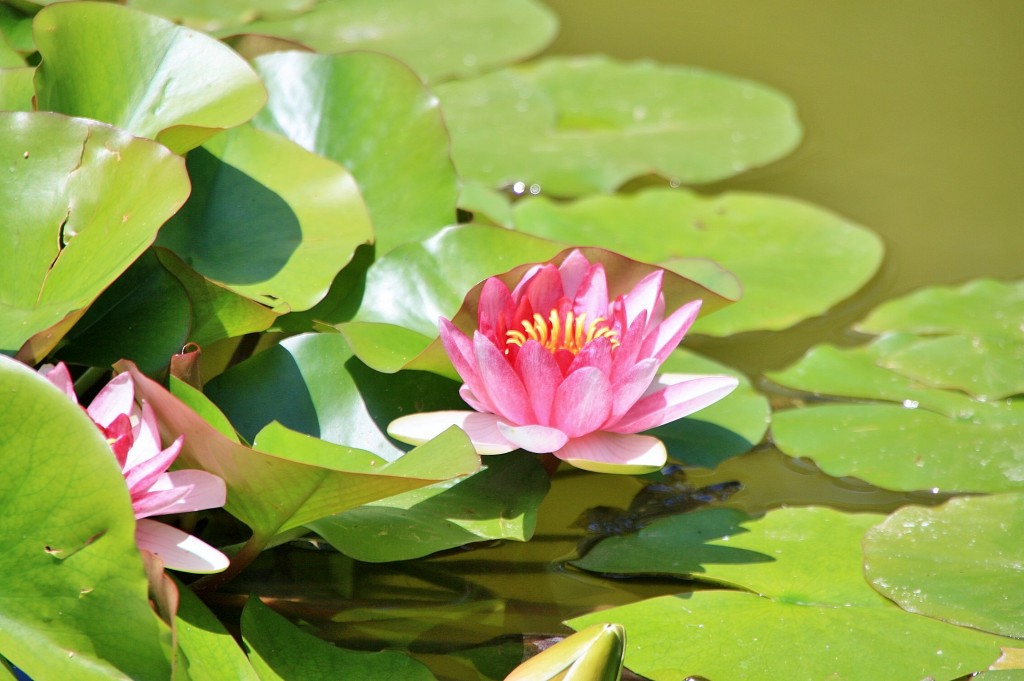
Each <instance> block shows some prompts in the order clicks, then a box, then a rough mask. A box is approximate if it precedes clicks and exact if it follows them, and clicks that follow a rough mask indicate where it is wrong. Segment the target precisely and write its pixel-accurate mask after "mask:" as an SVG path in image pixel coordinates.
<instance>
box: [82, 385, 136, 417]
mask: <svg viewBox="0 0 1024 681" xmlns="http://www.w3.org/2000/svg"><path fill="white" fill-rule="evenodd" d="M134 406H135V383H133V382H132V375H131V374H129V373H128V372H127V371H126V372H125V373H123V374H118V375H117V376H114V377H113V378H112V379H110V382H109V383H107V384H106V385H105V386H103V389H102V390H100V391H99V393H98V394H97V395H96V397H94V398H93V400H92V403H91V404H89V408H88V409H87V410H86V411H88V412H89V416H90V417H91V418H92V420H93V421H95V422H96V423H98V424H100V425H101V426H103V427H104V428H106V427H107V426H109V425H110V422H111V421H113V420H114V419H115V418H117V416H118V414H131V413H132V407H134Z"/></svg>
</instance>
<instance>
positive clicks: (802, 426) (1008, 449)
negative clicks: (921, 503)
mask: <svg viewBox="0 0 1024 681" xmlns="http://www.w3.org/2000/svg"><path fill="white" fill-rule="evenodd" d="M918 340H919V338H918V337H916V336H909V335H906V334H891V335H887V336H881V337H879V338H878V339H877V340H875V341H874V342H872V343H870V344H868V345H865V346H862V347H859V348H852V349H838V348H834V347H832V346H828V345H823V346H818V347H816V348H813V349H812V350H811V351H809V352H808V353H807V355H806V356H805V357H804V358H803V359H801V360H800V361H799V362H797V363H796V364H795V365H793V366H792V367H790V368H788V369H786V370H784V371H781V372H775V373H772V374H769V377H770V378H771V379H772V380H773V381H775V382H776V383H778V384H780V385H783V386H785V387H787V388H793V389H796V390H802V391H806V392H810V393H815V394H818V395H830V396H834V397H835V398H837V399H841V398H855V399H858V400H872V401H875V403H869V404H863V403H850V402H846V403H839V404H824V405H821V404H819V405H815V406H811V407H805V408H801V409H789V410H786V411H781V412H776V413H775V414H774V415H773V417H772V437H773V439H774V441H775V444H776V445H777V446H778V448H779V449H780V450H781V451H782V452H783V453H785V454H788V455H790V456H795V457H806V458H809V459H812V460H814V462H815V463H817V464H818V466H819V467H821V468H822V470H824V471H825V472H826V473H828V474H829V475H833V476H837V477H842V476H854V477H857V478H860V479H862V480H865V481H867V482H870V483H871V484H874V485H877V486H879V487H884V488H887V489H894V490H904V491H911V490H921V489H933V490H936V491H945V492H1002V491H1013V490H1019V489H1021V488H1022V487H1024V446H1022V444H1021V443H1022V442H1024V402H1022V401H1020V400H1002V401H998V402H982V401H979V400H974V399H972V398H970V397H968V396H967V395H965V394H963V393H961V392H958V391H949V390H940V389H938V388H931V387H928V386H926V385H922V384H920V383H917V382H916V381H914V380H912V379H910V378H907V377H905V376H903V375H902V374H900V373H897V372H895V371H892V370H890V369H887V368H885V367H884V364H885V358H886V357H888V356H890V355H891V354H893V353H899V352H901V351H902V350H903V349H904V348H906V347H908V346H912V345H913V344H915V343H917V342H918ZM949 359H950V361H952V362H956V361H960V359H961V358H958V357H950V358H949Z"/></svg>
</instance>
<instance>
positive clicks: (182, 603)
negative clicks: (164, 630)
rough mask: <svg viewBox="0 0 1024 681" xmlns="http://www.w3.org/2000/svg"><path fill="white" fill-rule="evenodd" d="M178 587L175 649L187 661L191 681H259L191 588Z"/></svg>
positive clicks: (240, 650) (235, 645) (225, 632)
mask: <svg viewBox="0 0 1024 681" xmlns="http://www.w3.org/2000/svg"><path fill="white" fill-rule="evenodd" d="M176 584H177V586H178V598H179V605H178V612H177V613H176V616H175V618H174V619H175V621H174V630H175V635H176V636H177V642H178V647H179V649H180V650H181V651H183V652H184V653H185V656H186V657H187V658H188V671H189V676H190V678H193V679H211V680H212V681H220V680H221V679H223V680H224V681H227V680H228V679H237V680H238V681H260V677H259V676H258V675H257V674H256V670H255V669H253V668H252V665H250V664H249V659H248V658H247V657H246V656H245V653H244V652H242V649H241V648H240V647H239V645H238V643H237V642H236V641H235V639H234V637H232V636H231V634H230V633H229V632H228V630H227V629H225V628H224V625H223V624H222V623H221V622H220V620H218V619H217V617H216V616H215V615H214V614H213V613H212V612H210V610H209V609H208V608H207V607H206V606H205V605H204V604H203V602H202V601H201V600H199V597H198V596H196V595H195V594H194V593H193V592H192V590H191V589H189V588H188V587H187V586H185V585H184V584H181V583H176Z"/></svg>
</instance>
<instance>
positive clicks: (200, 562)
mask: <svg viewBox="0 0 1024 681" xmlns="http://www.w3.org/2000/svg"><path fill="white" fill-rule="evenodd" d="M135 544H136V545H137V546H138V547H139V548H140V549H143V550H145V551H149V552H150V553H152V554H153V555H155V556H157V557H158V558H159V559H160V560H161V561H163V563H164V565H165V566H167V567H169V568H171V569H172V570H182V571H184V572H193V573H196V574H209V573H211V572H221V571H222V570H224V569H226V568H227V566H228V564H229V562H230V561H228V558H227V556H225V555H224V554H223V553H221V552H220V551H218V550H217V549H215V548H213V547H212V546H210V545H209V544H207V543H206V542H204V541H202V540H200V539H197V538H196V537H193V536H192V535H190V534H187V533H185V532H182V531H181V530H179V529H178V528H176V527H171V526H170V525H165V524H163V523H161V522H157V521H156V520H139V521H137V522H136V523H135Z"/></svg>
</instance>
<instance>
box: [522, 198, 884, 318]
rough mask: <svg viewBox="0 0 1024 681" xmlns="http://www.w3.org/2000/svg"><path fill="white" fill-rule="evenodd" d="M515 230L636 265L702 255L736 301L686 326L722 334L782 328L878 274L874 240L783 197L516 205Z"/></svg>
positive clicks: (532, 201)
mask: <svg viewBox="0 0 1024 681" xmlns="http://www.w3.org/2000/svg"><path fill="white" fill-rule="evenodd" d="M514 211H515V213H514V226H515V228H516V229H519V230H522V231H525V232H528V233H530V234H536V235H537V236H542V237H546V238H549V239H555V240H558V241H563V242H566V243H572V244H577V245H595V246H601V247H603V248H609V249H611V250H615V251H618V252H619V253H622V254H623V255H627V256H629V257H631V258H636V259H638V260H643V261H645V262H664V261H668V260H670V259H672V258H679V257H687V258H709V259H711V260H714V261H715V262H718V263H720V264H721V265H722V266H724V267H725V268H726V269H727V270H729V271H730V272H732V273H734V274H735V275H736V276H737V277H738V278H739V280H740V282H741V283H742V285H743V297H742V298H741V299H740V300H739V301H738V302H737V303H736V304H734V305H730V306H729V308H728V309H725V310H722V311H721V312H719V313H717V314H715V315H711V316H708V317H705V318H704V319H701V320H699V321H698V322H697V323H696V324H695V325H694V331H695V332H697V333H706V334H710V335H713V336H727V335H730V334H734V333H739V332H742V331H751V330H755V329H784V328H786V327H789V326H792V325H793V324H795V323H797V322H799V321H801V320H803V319H807V318H808V317H813V316H815V315H819V314H822V313H824V312H825V311H826V310H828V309H829V308H830V307H832V306H833V305H835V304H836V303H838V302H840V301H841V300H843V299H845V298H847V297H849V296H851V295H853V293H855V292H856V291H857V289H859V288H860V287H861V286H863V285H864V284H865V283H866V282H867V281H868V280H869V279H871V277H872V276H873V275H874V274H875V272H876V271H877V270H878V267H879V265H880V264H881V261H882V253H883V247H882V242H881V240H879V238H878V237H877V236H875V235H874V234H872V233H871V232H869V231H867V230H866V229H864V228H863V227H860V226H858V225H856V224H854V223H852V222H850V221H848V220H846V219H844V218H842V217H840V216H838V215H835V214H834V213H830V212H828V211H826V210H823V209H821V208H817V207H815V206H812V205H810V204H806V203H803V202H800V201H794V200H792V199H785V198H781V197H773V196H767V195H758V194H744V193H728V194H723V195H721V196H712V197H704V196H701V195H699V194H696V193H693V192H689V191H684V190H669V189H653V190H647V191H644V192H640V193H638V194H631V195H622V196H595V197H590V198H586V199H582V200H580V201H576V202H572V203H555V202H553V201H549V200H547V199H544V198H531V199H525V200H522V201H519V202H518V203H516V204H515V208H514Z"/></svg>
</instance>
